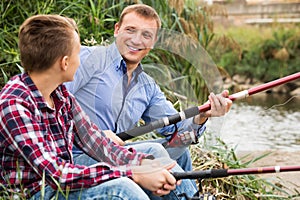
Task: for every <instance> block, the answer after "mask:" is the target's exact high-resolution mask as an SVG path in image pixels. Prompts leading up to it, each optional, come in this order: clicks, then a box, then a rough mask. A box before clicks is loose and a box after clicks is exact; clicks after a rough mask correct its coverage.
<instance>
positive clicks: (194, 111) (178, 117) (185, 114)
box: [118, 72, 300, 141]
mask: <svg viewBox="0 0 300 200" xmlns="http://www.w3.org/2000/svg"><path fill="white" fill-rule="evenodd" d="M298 78H300V72H298V73H295V74H292V75H289V76H286V77H283V78H280V79H277V80H274V81H271V82H268V83H265V84H262V85H258V86H255V87H253V88H250V89H248V90H243V91H241V92H238V93H235V94H232V95H230V96H229V97H228V98H229V99H231V100H232V101H235V100H238V99H243V98H246V97H248V96H250V95H253V94H256V93H259V92H262V91H265V90H268V89H270V88H273V87H276V86H278V85H281V84H284V83H287V82H290V81H294V80H296V79H298ZM209 109H210V103H206V104H203V105H201V106H195V107H191V108H188V109H186V110H184V111H181V112H179V113H177V114H175V115H171V116H168V117H164V118H162V119H159V120H156V121H153V122H151V123H149V124H146V125H144V126H140V127H135V128H133V129H131V130H128V131H124V132H121V133H118V137H120V138H121V139H122V140H123V141H125V140H128V139H132V138H134V137H137V136H140V135H143V134H145V133H149V132H151V131H153V130H155V129H158V128H163V127H165V126H168V125H171V124H176V123H177V122H179V121H182V120H184V119H188V118H190V117H194V116H196V115H198V114H199V113H201V112H205V111H208V110H209Z"/></svg>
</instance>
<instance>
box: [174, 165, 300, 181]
mask: <svg viewBox="0 0 300 200" xmlns="http://www.w3.org/2000/svg"><path fill="white" fill-rule="evenodd" d="M292 171H300V166H272V167H257V168H240V169H210V170H202V171H190V172H172V174H173V176H174V177H175V178H176V180H180V179H204V178H222V177H227V176H232V175H233V176H234V175H246V174H263V173H279V172H292Z"/></svg>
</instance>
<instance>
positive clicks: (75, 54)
mask: <svg viewBox="0 0 300 200" xmlns="http://www.w3.org/2000/svg"><path fill="white" fill-rule="evenodd" d="M80 46H81V45H80V38H79V35H78V34H77V33H76V31H74V46H73V51H72V54H71V55H70V56H69V63H68V65H69V70H68V71H69V77H68V80H67V81H72V80H73V79H74V75H75V72H76V70H77V69H78V67H79V65H80V56H79V53H80Z"/></svg>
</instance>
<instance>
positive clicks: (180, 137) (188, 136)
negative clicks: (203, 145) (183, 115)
mask: <svg viewBox="0 0 300 200" xmlns="http://www.w3.org/2000/svg"><path fill="white" fill-rule="evenodd" d="M193 144H198V136H197V133H196V132H195V131H194V130H191V131H184V132H182V133H180V134H179V133H178V131H177V127H176V130H175V131H174V133H173V134H172V137H171V138H170V140H169V141H168V142H166V143H165V144H163V145H164V146H165V147H179V146H188V145H193Z"/></svg>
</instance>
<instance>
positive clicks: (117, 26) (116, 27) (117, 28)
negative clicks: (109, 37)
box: [114, 22, 120, 37]
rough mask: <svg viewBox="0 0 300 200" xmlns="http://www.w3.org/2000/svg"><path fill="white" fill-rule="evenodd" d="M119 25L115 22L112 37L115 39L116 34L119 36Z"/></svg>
mask: <svg viewBox="0 0 300 200" xmlns="http://www.w3.org/2000/svg"><path fill="white" fill-rule="evenodd" d="M119 25H120V24H119V22H117V23H116V24H115V30H114V37H117V36H118V34H119V29H120V26H119Z"/></svg>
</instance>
